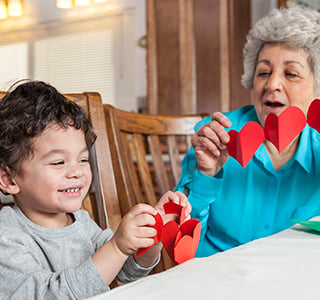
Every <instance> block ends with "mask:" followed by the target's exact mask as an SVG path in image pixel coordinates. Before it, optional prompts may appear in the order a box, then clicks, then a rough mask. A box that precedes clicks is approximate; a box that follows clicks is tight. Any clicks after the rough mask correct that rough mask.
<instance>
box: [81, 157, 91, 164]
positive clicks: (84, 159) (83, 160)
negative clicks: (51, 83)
mask: <svg viewBox="0 0 320 300" xmlns="http://www.w3.org/2000/svg"><path fill="white" fill-rule="evenodd" d="M80 162H82V163H88V162H89V158H82V159H81V160H80Z"/></svg>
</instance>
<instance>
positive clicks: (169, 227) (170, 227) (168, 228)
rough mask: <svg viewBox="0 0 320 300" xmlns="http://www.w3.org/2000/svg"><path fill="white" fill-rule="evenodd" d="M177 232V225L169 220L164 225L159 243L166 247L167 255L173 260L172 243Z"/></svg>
mask: <svg viewBox="0 0 320 300" xmlns="http://www.w3.org/2000/svg"><path fill="white" fill-rule="evenodd" d="M178 232H179V226H178V224H177V223H176V222H174V221H170V222H168V223H167V224H165V225H164V227H163V230H162V234H161V243H162V245H163V247H164V249H166V251H167V253H168V255H169V257H170V258H171V259H172V261H174V243H175V241H176V236H177V234H178Z"/></svg>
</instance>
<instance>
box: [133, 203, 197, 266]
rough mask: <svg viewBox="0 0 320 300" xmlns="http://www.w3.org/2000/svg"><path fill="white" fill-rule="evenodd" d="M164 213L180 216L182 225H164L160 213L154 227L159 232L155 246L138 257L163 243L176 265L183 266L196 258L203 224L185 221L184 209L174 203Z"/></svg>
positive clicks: (138, 252) (168, 205)
mask: <svg viewBox="0 0 320 300" xmlns="http://www.w3.org/2000/svg"><path fill="white" fill-rule="evenodd" d="M164 211H165V213H166V214H178V215H179V216H180V224H179V225H178V224H177V223H176V222H175V221H170V222H168V223H166V224H165V225H163V221H162V218H161V216H160V214H159V213H158V214H157V215H156V216H155V220H156V224H155V225H154V226H153V228H155V229H156V230H157V235H156V236H155V237H154V244H153V245H152V246H150V247H148V248H141V249H139V250H138V251H137V254H136V257H138V256H140V255H141V254H143V253H144V252H146V251H147V250H149V249H150V248H151V247H153V246H154V245H155V244H156V243H157V242H159V241H161V242H162V244H163V247H164V248H165V249H166V251H167V253H168V255H169V256H170V258H171V259H172V260H173V261H174V262H175V263H176V264H181V263H183V262H185V261H187V260H189V259H191V258H193V257H194V256H195V253H196V250H197V248H198V244H199V240H200V232H201V223H200V222H199V221H198V220H196V219H189V220H187V221H185V210H184V208H183V207H182V206H181V205H178V204H176V203H173V202H168V203H166V204H165V205H164ZM159 217H160V218H159ZM160 219H161V220H160Z"/></svg>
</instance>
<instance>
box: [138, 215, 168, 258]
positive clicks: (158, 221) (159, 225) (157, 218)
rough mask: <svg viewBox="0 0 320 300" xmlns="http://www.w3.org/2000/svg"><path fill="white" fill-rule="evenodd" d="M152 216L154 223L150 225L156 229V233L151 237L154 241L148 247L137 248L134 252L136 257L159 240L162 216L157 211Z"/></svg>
mask: <svg viewBox="0 0 320 300" xmlns="http://www.w3.org/2000/svg"><path fill="white" fill-rule="evenodd" d="M154 218H155V221H156V223H155V224H154V225H153V226H152V228H154V229H156V230H157V235H156V236H155V237H154V238H153V241H154V242H153V244H152V245H151V246H150V247H146V248H140V249H138V251H137V253H136V257H139V256H140V255H142V254H143V253H145V252H146V251H148V250H149V249H150V248H152V247H153V246H154V245H155V244H156V243H158V242H159V241H160V238H161V233H162V229H163V220H162V217H161V215H160V214H159V213H157V214H156V215H155V216H154Z"/></svg>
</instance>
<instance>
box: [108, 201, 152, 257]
mask: <svg viewBox="0 0 320 300" xmlns="http://www.w3.org/2000/svg"><path fill="white" fill-rule="evenodd" d="M156 214H157V210H156V209H155V208H153V207H152V206H150V205H147V204H142V203H140V204H138V205H136V206H134V207H133V208H132V209H131V210H130V211H129V212H128V213H127V214H126V215H125V216H124V217H123V218H122V220H121V222H120V224H119V227H118V229H117V230H116V232H115V234H114V239H115V242H116V244H117V246H118V248H119V249H120V251H121V252H122V253H124V254H125V255H131V254H134V253H135V252H136V251H137V250H138V249H139V248H145V247H149V246H151V245H152V244H153V242H154V240H153V237H155V236H156V235H157V231H156V230H155V229H154V228H152V227H151V226H153V225H154V224H155V219H154V216H155V215H156Z"/></svg>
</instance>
